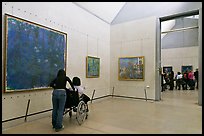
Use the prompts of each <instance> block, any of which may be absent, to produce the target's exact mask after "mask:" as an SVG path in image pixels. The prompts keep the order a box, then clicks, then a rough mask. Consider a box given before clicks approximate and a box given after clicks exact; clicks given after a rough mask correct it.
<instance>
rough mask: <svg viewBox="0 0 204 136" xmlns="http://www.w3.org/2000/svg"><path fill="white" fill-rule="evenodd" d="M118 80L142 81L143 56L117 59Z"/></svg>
mask: <svg viewBox="0 0 204 136" xmlns="http://www.w3.org/2000/svg"><path fill="white" fill-rule="evenodd" d="M118 80H144V56H138V57H121V58H119V59H118Z"/></svg>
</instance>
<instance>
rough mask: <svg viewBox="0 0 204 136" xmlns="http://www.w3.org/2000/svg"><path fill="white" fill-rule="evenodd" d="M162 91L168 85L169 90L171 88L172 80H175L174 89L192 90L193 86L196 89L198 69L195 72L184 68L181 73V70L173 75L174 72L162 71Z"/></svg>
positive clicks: (172, 86) (172, 85)
mask: <svg viewBox="0 0 204 136" xmlns="http://www.w3.org/2000/svg"><path fill="white" fill-rule="evenodd" d="M161 77H162V92H163V91H165V90H166V89H167V86H169V90H173V88H174V81H175V82H176V85H175V89H178V90H181V87H182V89H183V90H188V87H189V90H194V89H195V87H196V88H197V89H198V69H196V71H195V72H193V71H192V70H186V71H185V72H184V73H183V74H182V73H181V72H177V74H176V75H175V77H174V72H173V71H171V72H170V73H167V72H165V73H163V74H162V76H161Z"/></svg>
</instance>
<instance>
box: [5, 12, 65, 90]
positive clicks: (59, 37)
mask: <svg viewBox="0 0 204 136" xmlns="http://www.w3.org/2000/svg"><path fill="white" fill-rule="evenodd" d="M5 16H6V17H5V18H6V47H5V49H6V51H5V53H6V55H5V57H6V63H5V64H6V66H5V72H4V73H5V78H4V79H5V92H14V91H24V90H33V89H35V90H36V89H45V88H48V85H49V83H50V81H51V80H53V78H54V77H55V76H56V73H57V71H58V70H59V69H61V68H62V69H65V62H66V49H67V34H66V33H63V32H59V31H57V30H54V29H51V28H48V27H45V26H42V25H39V24H36V23H33V22H30V21H27V20H24V19H20V18H17V17H14V16H11V15H8V14H6V15H5Z"/></svg>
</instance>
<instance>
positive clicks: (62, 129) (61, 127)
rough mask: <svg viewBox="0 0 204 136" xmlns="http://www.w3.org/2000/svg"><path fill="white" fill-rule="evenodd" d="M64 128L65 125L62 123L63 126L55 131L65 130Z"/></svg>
mask: <svg viewBox="0 0 204 136" xmlns="http://www.w3.org/2000/svg"><path fill="white" fill-rule="evenodd" d="M63 129H64V125H62V127H61V128H59V129H55V131H56V132H59V131H61V130H63Z"/></svg>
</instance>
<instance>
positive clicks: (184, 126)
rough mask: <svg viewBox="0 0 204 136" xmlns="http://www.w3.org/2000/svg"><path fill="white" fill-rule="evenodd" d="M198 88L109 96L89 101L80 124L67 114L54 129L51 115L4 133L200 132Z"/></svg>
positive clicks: (200, 117)
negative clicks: (153, 97)
mask: <svg viewBox="0 0 204 136" xmlns="http://www.w3.org/2000/svg"><path fill="white" fill-rule="evenodd" d="M197 102H198V91H197V90H187V91H183V90H174V91H169V90H167V91H165V92H162V100H161V101H158V102H155V101H145V100H140V99H138V100H137V99H130V98H117V97H113V98H112V97H108V98H104V99H99V100H95V101H93V103H89V109H90V112H89V116H88V119H87V120H85V122H84V123H83V124H82V125H79V124H78V123H77V120H76V118H75V117H76V114H75V113H73V116H72V118H70V117H69V115H68V114H67V115H66V116H65V117H64V119H63V124H64V126H65V128H64V130H62V131H60V132H55V131H54V130H53V129H52V125H51V115H49V117H45V118H41V119H38V120H34V121H29V122H26V123H23V124H21V125H18V126H15V127H12V128H9V129H5V130H3V131H2V133H3V134H56V133H59V134H202V106H199V105H198V104H197Z"/></svg>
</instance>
